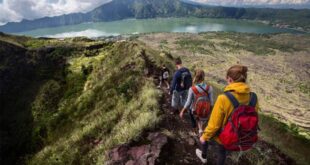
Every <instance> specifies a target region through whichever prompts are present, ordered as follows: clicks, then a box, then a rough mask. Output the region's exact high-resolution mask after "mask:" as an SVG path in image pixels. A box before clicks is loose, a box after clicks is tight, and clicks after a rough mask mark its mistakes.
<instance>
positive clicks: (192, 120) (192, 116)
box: [188, 109, 197, 128]
mask: <svg viewBox="0 0 310 165" xmlns="http://www.w3.org/2000/svg"><path fill="white" fill-rule="evenodd" d="M188 113H189V117H190V119H191V123H192V127H193V128H196V126H197V124H196V120H195V116H194V114H193V111H192V109H191V110H189V112H188Z"/></svg>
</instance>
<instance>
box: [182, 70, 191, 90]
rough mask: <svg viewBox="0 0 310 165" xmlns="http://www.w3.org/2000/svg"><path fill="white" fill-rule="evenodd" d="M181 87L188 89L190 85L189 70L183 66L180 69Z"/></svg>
mask: <svg viewBox="0 0 310 165" xmlns="http://www.w3.org/2000/svg"><path fill="white" fill-rule="evenodd" d="M180 85H181V88H183V89H185V90H186V89H189V88H190V87H192V75H191V73H190V72H189V70H188V69H186V68H184V69H183V70H182V71H181V83H180Z"/></svg>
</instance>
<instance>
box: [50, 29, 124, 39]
mask: <svg viewBox="0 0 310 165" xmlns="http://www.w3.org/2000/svg"><path fill="white" fill-rule="evenodd" d="M117 35H119V34H118V33H106V32H103V31H99V30H95V29H86V30H83V31H72V32H65V33H59V34H53V35H46V36H44V37H50V38H69V37H88V38H94V37H101V36H117Z"/></svg>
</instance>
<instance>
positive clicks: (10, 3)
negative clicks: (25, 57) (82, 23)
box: [0, 0, 111, 24]
mask: <svg viewBox="0 0 310 165" xmlns="http://www.w3.org/2000/svg"><path fill="white" fill-rule="evenodd" d="M109 1H111V0H2V3H0V24H1V23H2V24H3V23H6V22H17V21H21V20H22V19H36V18H41V17H45V16H57V15H62V14H69V13H75V12H87V11H90V10H92V9H94V8H96V7H98V6H100V5H102V4H104V3H106V2H109Z"/></svg>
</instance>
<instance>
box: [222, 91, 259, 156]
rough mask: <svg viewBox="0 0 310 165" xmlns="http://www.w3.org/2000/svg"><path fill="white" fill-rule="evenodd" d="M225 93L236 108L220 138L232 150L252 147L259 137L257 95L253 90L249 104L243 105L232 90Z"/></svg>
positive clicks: (243, 149) (226, 147)
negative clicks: (256, 107) (256, 108)
mask: <svg viewBox="0 0 310 165" xmlns="http://www.w3.org/2000/svg"><path fill="white" fill-rule="evenodd" d="M225 95H226V96H227V97H228V98H229V100H230V102H231V103H232V104H233V106H234V110H233V112H232V113H231V114H230V116H229V118H228V121H227V124H226V125H225V127H224V128H223V129H222V131H221V133H220V135H219V139H220V141H221V142H222V144H223V146H224V147H225V149H227V150H230V151H245V150H248V149H251V148H252V146H253V145H254V144H255V143H256V142H257V139H258V136H257V132H258V129H259V128H258V113H257V112H256V110H255V106H256V103H257V96H256V94H255V93H252V92H251V93H250V103H249V105H241V104H239V102H238V100H237V99H236V98H235V97H234V96H233V95H232V93H231V92H225Z"/></svg>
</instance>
